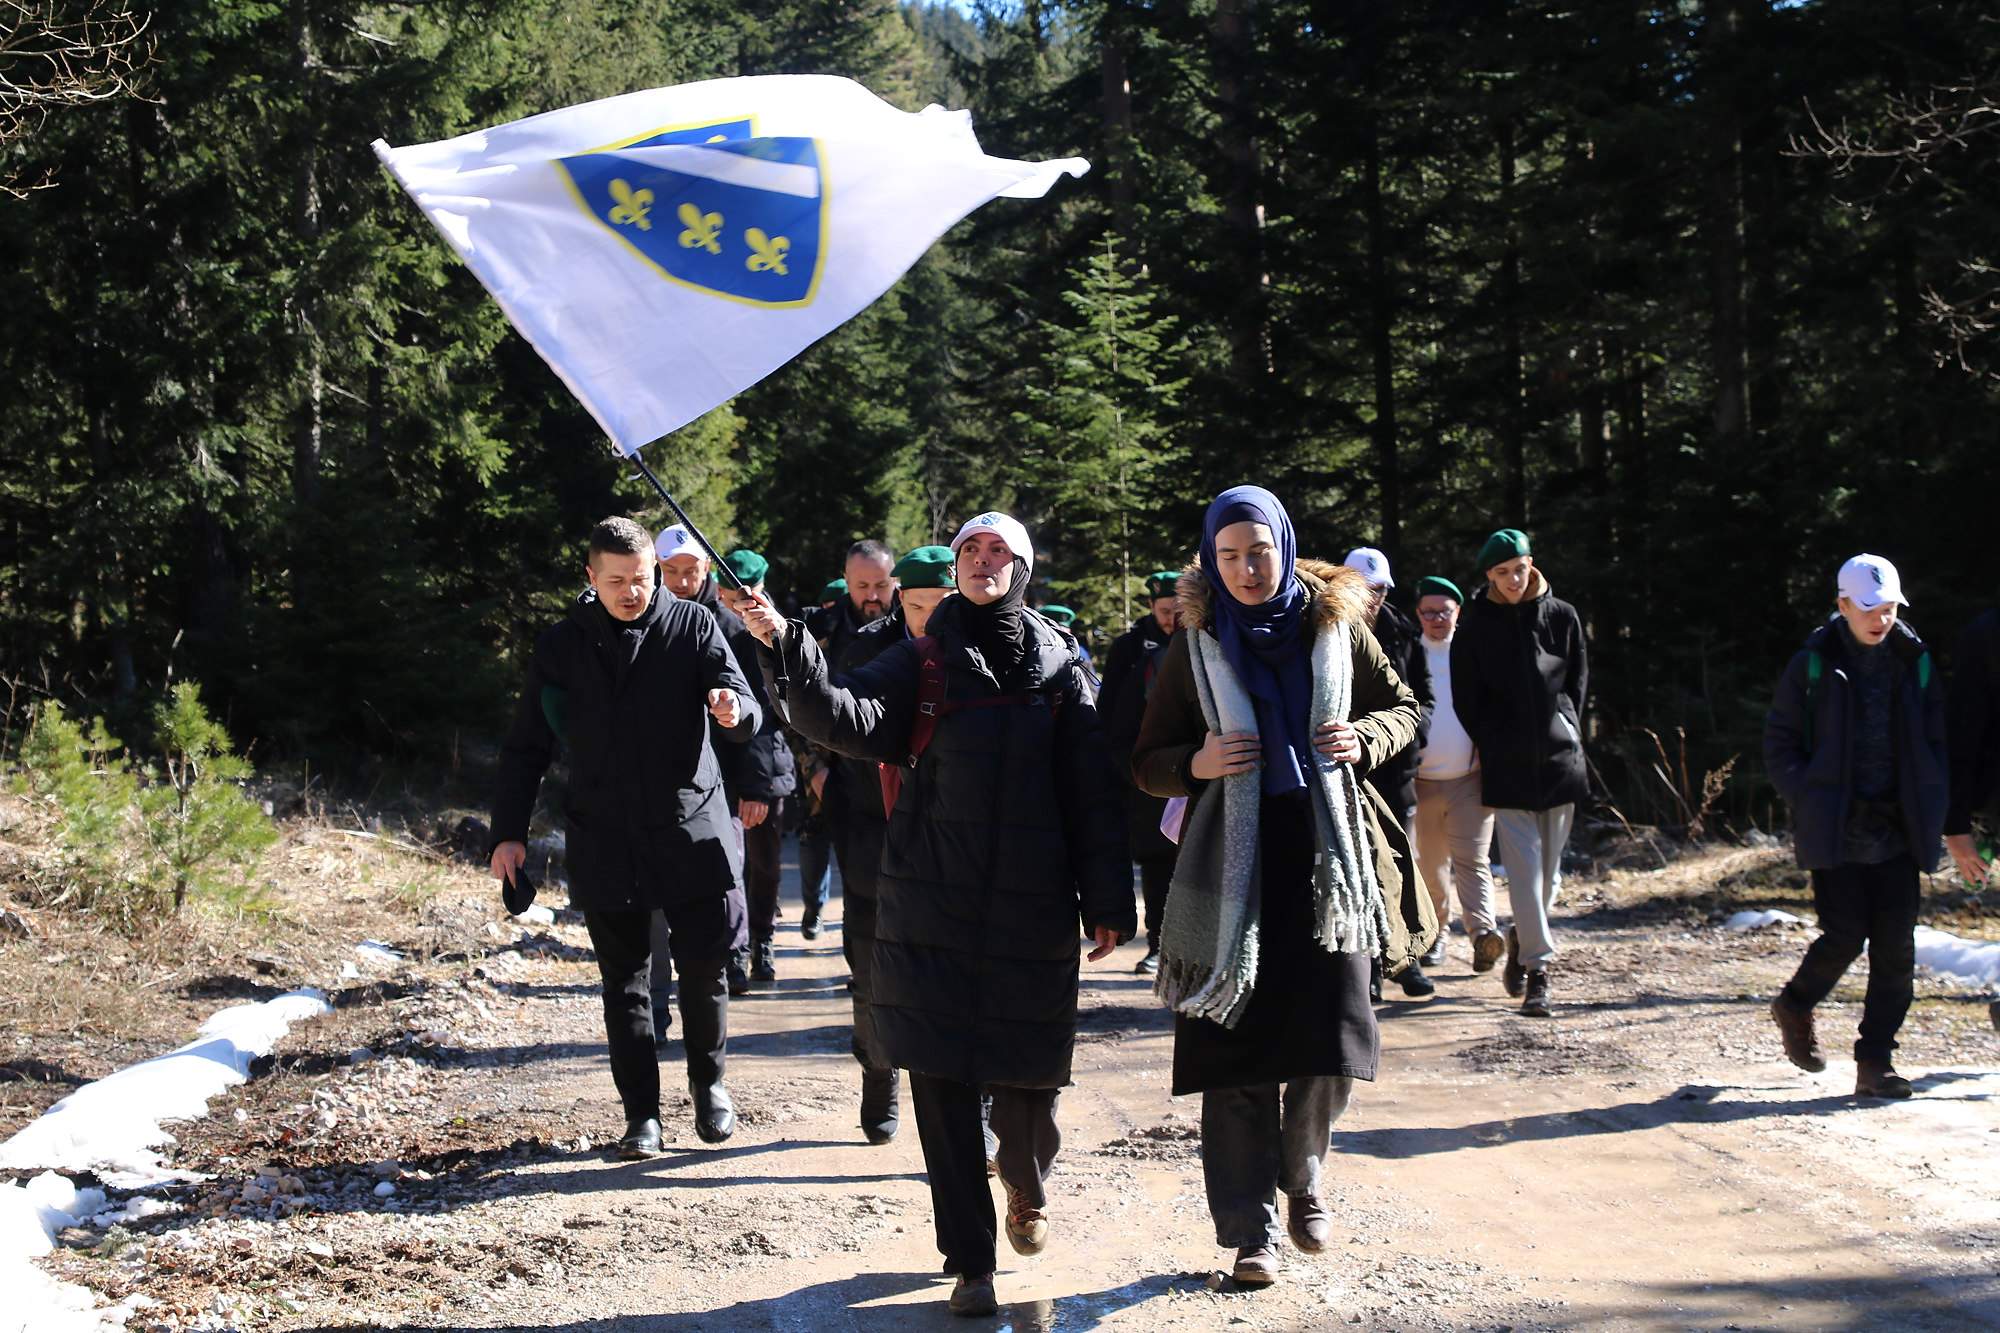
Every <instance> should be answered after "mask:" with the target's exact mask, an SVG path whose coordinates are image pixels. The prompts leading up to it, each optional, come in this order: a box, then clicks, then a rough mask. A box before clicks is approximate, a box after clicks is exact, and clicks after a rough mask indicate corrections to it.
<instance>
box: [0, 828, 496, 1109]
mask: <svg viewBox="0 0 2000 1333" xmlns="http://www.w3.org/2000/svg"><path fill="white" fill-rule="evenodd" d="M281 830H282V836H281V838H280V839H279V841H278V843H277V844H276V845H274V846H273V847H272V848H271V849H270V850H269V851H268V852H267V853H266V854H265V855H264V857H263V858H262V860H261V861H260V863H259V864H258V866H257V867H256V881H257V883H258V886H259V888H260V890H261V892H262V896H263V897H264V899H265V900H266V901H268V903H269V910H268V911H265V912H259V913H254V914H250V913H237V912H230V911H227V910H222V909H218V908H217V907H215V906H214V905H212V904H204V903H198V902H197V903H190V904H189V907H188V909H187V910H186V911H185V912H183V913H182V914H181V915H180V916H179V917H177V918H173V919H170V920H166V921H161V922H156V923H151V924H148V925H144V926H141V927H137V928H135V929H133V930H130V931H120V930H118V929H114V928H113V927H112V926H111V925H110V924H108V923H106V922H105V921H104V920H102V919H101V918H99V917H96V916H94V915H92V914H91V913H89V912H83V911H71V910H64V909H61V908H48V907H43V906H40V905H38V901H37V899H38V895H37V894H35V893H34V891H33V884H34V872H35V870H36V869H37V867H38V866H40V865H41V864H42V863H43V853H42V850H41V848H40V847H39V846H38V845H36V843H35V841H34V839H35V836H36V826H35V823H34V821H32V820H30V819H28V818H27V817H26V816H25V812H24V811H23V810H22V809H21V808H20V802H19V801H18V798H15V797H12V796H0V908H5V909H8V910H11V911H14V912H16V913H18V914H19V915H20V917H21V918H22V919H24V920H25V921H26V922H27V923H28V927H29V932H30V933H29V934H27V935H25V936H20V935H12V934H0V975H4V976H5V977H6V985H5V986H4V987H0V1137H5V1136H6V1135H8V1134H11V1133H12V1132H13V1131H14V1130H16V1129H18V1128H20V1127H21V1126H22V1125H23V1124H25V1123H27V1122H28V1121H29V1120H31V1119H33V1118H34V1117H35V1116H37V1115H39V1114H41V1113H42V1112H43V1111H44V1110H46V1109H47V1108H48V1107H49V1106H50V1105H51V1104H53V1103H54V1102H56V1101H57V1100H59V1099H61V1098H62V1097H63V1096H65V1095H67V1094H68V1093H70V1092H72V1091H74V1090H75V1089H76V1088H77V1087H79V1086H81V1085H82V1084H83V1083H86V1082H89V1081H90V1080H92V1079H95V1078H101V1077H103V1076H104V1075H106V1074H108V1073H111V1072H112V1071H113V1070H115V1069H117V1068H120V1067H122V1066H124V1065H127V1064H131V1063H132V1062H134V1061H136V1060H143V1059H147V1058H149V1057H151V1056H154V1055H158V1054H160V1053H162V1052H164V1051H168V1050H171V1049H173V1048H174V1047H176V1046H179V1045H181V1044H183V1043H184V1042H186V1041H188V1040H190V1039H191V1038H192V1037H193V1036H194V1034H195V1031H196V1029H197V1028H198V1027H199V1026H200V1025H201V1023H202V1022H203V1021H204V1020H205V1019H206V1018H207V1017H208V1016H209V1015H210V1014H212V1013H214V1012H215V1010H217V1009H218V1008H220V1007H222V1006H223V1005H224V1004H226V1003H228V1002H230V1001H231V1000H238V999H258V998H264V997H266V996H268V995H271V994H275V993H277V992H278V991H281V990H286V989H290V988H292V987H294V986H301V985H318V986H321V987H326V986H328V985H330V984H331V983H332V982H334V981H335V980H336V978H337V976H338V971H339V967H340V964H341V962H343V961H344V960H346V959H348V958H351V957H352V949H353V945H354V943H355V942H356V941H358V940H361V939H363V938H371V939H380V940H386V941H388V942H390V943H392V944H395V945H397V946H398V947H399V948H402V949H404V950H405V951H407V952H409V953H411V954H412V955H415V956H434V955H436V954H438V953H440V952H445V951H449V950H463V949H464V948H466V947H467V945H468V942H469V941H468V931H469V930H476V929H477V927H478V924H479V923H480V922H482V921H483V920H485V919H486V918H487V917H488V916H490V911H489V909H488V908H487V907H486V902H487V901H488V900H490V899H491V897H492V889H491V881H489V880H488V879H487V878H486V877H485V876H484V874H482V873H481V872H480V871H478V870H477V869H476V868H474V867H470V866H466V865H463V864H459V863H455V862H452V861H450V860H447V859H446V858H444V857H442V856H440V855H438V854H436V853H434V852H431V851H430V850H428V849H426V848H422V847H421V846H419V845H418V844H416V843H414V842H411V841H409V840H408V839H407V838H406V837H404V836H402V835H399V834H393V833H384V834H373V833H369V832H367V831H365V830H356V829H354V828H352V827H343V826H342V824H341V823H337V822H335V820H334V819H332V818H329V817H327V816H325V815H323V814H322V815H317V816H309V817H301V818H297V819H293V820H288V821H284V822H283V823H282V824H281ZM10 839H19V841H13V840H10ZM475 901H476V903H477V906H476V907H475V906H474V904H475ZM253 956H254V957H253Z"/></svg>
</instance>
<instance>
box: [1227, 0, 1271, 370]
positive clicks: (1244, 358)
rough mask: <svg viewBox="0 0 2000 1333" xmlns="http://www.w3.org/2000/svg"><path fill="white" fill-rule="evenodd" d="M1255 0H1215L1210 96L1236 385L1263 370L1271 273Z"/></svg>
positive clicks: (1268, 356) (1267, 349) (1268, 350)
mask: <svg viewBox="0 0 2000 1333" xmlns="http://www.w3.org/2000/svg"><path fill="white" fill-rule="evenodd" d="M1255 4H1256V0H1216V6H1215V101H1216V107H1217V110H1218V113H1219V119H1220V124H1219V125H1218V126H1217V129H1216V137H1217V140H1218V143H1219V146H1220V148H1221V150H1222V163H1223V166H1222V171H1223V180H1222V210H1223V221H1224V224H1225V227H1226V231H1227V238H1226V242H1225V243H1226V245H1227V247H1228V253H1229V254H1230V255H1231V256H1233V257H1234V261H1235V262H1234V269H1235V273H1234V278H1233V281H1234V282H1235V283H1236V286H1237V294H1236V299H1235V300H1234V301H1233V302H1231V311H1232V318H1231V321H1230V344H1231V350H1232V361H1233V362H1234V365H1235V369H1236V376H1237V387H1238V389H1239V390H1243V391H1246V392H1247V391H1249V389H1250V386H1251V385H1252V384H1254V383H1255V382H1256V381H1257V380H1259V379H1262V378H1263V377H1265V376H1267V375H1269V374H1270V373H1271V370H1272V366H1271V335H1270V327H1269V324H1268V318H1267V314H1266V308H1267V300H1266V297H1267V289H1268V288H1269V286H1270V275H1268V274H1267V273H1265V272H1264V205H1263V204H1262V203H1261V202H1260V201H1259V198H1258V182H1259V177H1260V175H1261V171H1262V168H1261V163H1260V161H1259V149H1258V146H1257V100H1256V94H1255V92H1254V91H1253V89H1252V87H1251V75H1252V72H1253V70H1254V69H1255V62H1256V49H1255V45H1254V42H1253V40H1252V23H1251V10H1252V7H1253V6H1254V5H1255Z"/></svg>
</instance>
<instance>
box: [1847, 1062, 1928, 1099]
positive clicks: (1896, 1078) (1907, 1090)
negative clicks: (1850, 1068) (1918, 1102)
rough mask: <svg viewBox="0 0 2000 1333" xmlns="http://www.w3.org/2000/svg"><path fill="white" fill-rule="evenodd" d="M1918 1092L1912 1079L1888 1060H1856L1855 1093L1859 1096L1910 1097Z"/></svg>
mask: <svg viewBox="0 0 2000 1333" xmlns="http://www.w3.org/2000/svg"><path fill="white" fill-rule="evenodd" d="M1915 1092H1916V1089H1915V1088H1913V1087H1911V1086H1910V1080H1908V1079H1906V1078H1904V1077H1903V1076H1902V1075H1901V1074H1898V1073H1897V1072H1896V1070H1895V1068H1894V1066H1892V1065H1891V1064H1890V1063H1889V1062H1888V1061H1887V1060H1856V1061H1855V1062H1854V1095H1855V1096H1857V1097H1898V1098H1901V1097H1908V1096H1911V1095H1912V1094H1913V1093H1915Z"/></svg>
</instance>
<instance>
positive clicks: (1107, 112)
mask: <svg viewBox="0 0 2000 1333" xmlns="http://www.w3.org/2000/svg"><path fill="white" fill-rule="evenodd" d="M1130 39H1131V37H1130V32H1129V29H1128V19H1127V16H1126V13H1125V0H1107V3H1106V5H1105V9H1104V27H1103V33H1102V45H1103V51H1102V64H1103V78H1104V106H1103V116H1104V180H1105V186H1106V189H1107V192H1108V193H1109V194H1110V196H1111V229H1112V230H1113V231H1114V232H1116V233H1118V235H1120V236H1121V237H1127V238H1129V237H1131V236H1132V234H1133V231H1132V75H1131V70H1130V67H1129V66H1128V64H1127V60H1126V46H1127V43H1128V42H1129V41H1130Z"/></svg>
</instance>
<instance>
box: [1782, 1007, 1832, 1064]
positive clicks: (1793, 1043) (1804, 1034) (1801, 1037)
mask: <svg viewBox="0 0 2000 1333" xmlns="http://www.w3.org/2000/svg"><path fill="white" fill-rule="evenodd" d="M1771 1017H1772V1018H1774V1019H1776V1020H1777V1021H1778V1036H1779V1037H1780V1038H1782V1039H1783V1040H1784V1043H1785V1058H1786V1059H1787V1060H1790V1061H1791V1062H1792V1063H1793V1064H1795V1065H1797V1066H1798V1067H1799V1068H1801V1069H1803V1070H1805V1071H1806V1072H1807V1073H1808V1074H1817V1073H1819V1072H1820V1071H1821V1070H1823V1069H1825V1068H1826V1052H1825V1051H1822V1050H1821V1049H1820V1048H1819V1034H1818V1033H1816V1032H1814V1031H1813V1011H1812V1010H1811V1009H1809V1008H1807V1007H1806V1006H1805V1005H1802V1004H1798V1003H1796V1002H1795V1001H1794V1000H1793V999H1792V998H1791V996H1789V995H1787V994H1785V993H1784V992H1783V991H1779V992H1778V998H1777V999H1775V1000H1773V1001H1771Z"/></svg>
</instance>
